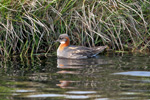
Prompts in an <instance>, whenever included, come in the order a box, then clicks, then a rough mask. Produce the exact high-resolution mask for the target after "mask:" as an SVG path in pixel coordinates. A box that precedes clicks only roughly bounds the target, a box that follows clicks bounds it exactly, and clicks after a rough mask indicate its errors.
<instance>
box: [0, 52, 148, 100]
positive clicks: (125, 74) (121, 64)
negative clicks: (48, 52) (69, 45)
mask: <svg viewBox="0 0 150 100" xmlns="http://www.w3.org/2000/svg"><path fill="white" fill-rule="evenodd" d="M0 65H1V67H0V76H1V78H0V100H57V99H58V100H87V99H89V100H130V99H131V100H148V99H150V56H148V55H127V54H126V55H121V56H120V55H111V56H100V57H98V58H94V59H86V60H68V59H57V58H56V57H47V58H45V57H35V58H32V59H30V58H24V59H23V60H22V61H19V58H18V57H16V58H12V59H11V60H10V61H9V60H8V61H2V60H1V61H0Z"/></svg>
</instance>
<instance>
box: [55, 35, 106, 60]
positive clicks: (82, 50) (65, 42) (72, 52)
mask: <svg viewBox="0 0 150 100" xmlns="http://www.w3.org/2000/svg"><path fill="white" fill-rule="evenodd" d="M57 41H58V42H60V45H59V47H58V49H57V57H58V58H69V59H84V58H92V57H96V55H98V54H99V53H101V52H103V51H104V49H105V48H106V47H107V46H99V47H93V48H90V47H85V46H74V45H70V39H69V36H68V35H67V34H61V35H60V36H59V38H58V40H57Z"/></svg>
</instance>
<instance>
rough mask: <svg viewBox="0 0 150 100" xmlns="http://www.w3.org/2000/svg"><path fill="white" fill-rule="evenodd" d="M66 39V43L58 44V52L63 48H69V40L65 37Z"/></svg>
mask: <svg viewBox="0 0 150 100" xmlns="http://www.w3.org/2000/svg"><path fill="white" fill-rule="evenodd" d="M66 39H67V41H66V42H65V43H63V44H60V46H59V50H60V51H62V50H63V49H64V48H65V47H67V46H69V44H70V40H69V38H68V37H67V38H66Z"/></svg>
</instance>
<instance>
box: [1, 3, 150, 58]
mask: <svg viewBox="0 0 150 100" xmlns="http://www.w3.org/2000/svg"><path fill="white" fill-rule="evenodd" d="M149 13H150V2H149V1H148V0H144V1H143V0H138V1H136V0H63V1H62V0H1V1H0V53H1V55H2V56H9V55H14V54H20V56H25V55H31V56H32V55H33V54H35V53H41V52H42V53H52V52H54V51H56V49H57V47H58V45H57V44H56V43H54V41H55V40H56V39H57V37H58V36H59V34H62V33H68V34H69V35H70V37H71V40H72V41H71V42H72V44H77V45H86V46H98V45H106V44H107V45H108V46H109V48H110V49H114V50H119V51H125V50H127V51H132V52H136V51H140V52H144V51H149V50H150V29H149V27H150V26H149V22H150V15H149Z"/></svg>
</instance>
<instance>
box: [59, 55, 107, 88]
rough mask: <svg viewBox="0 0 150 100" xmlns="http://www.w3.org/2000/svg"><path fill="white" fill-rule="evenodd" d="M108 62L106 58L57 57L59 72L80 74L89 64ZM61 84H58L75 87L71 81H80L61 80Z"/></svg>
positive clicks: (62, 86) (64, 86) (63, 86)
mask: <svg viewBox="0 0 150 100" xmlns="http://www.w3.org/2000/svg"><path fill="white" fill-rule="evenodd" d="M107 63H108V62H107V61H106V60H104V59H96V58H91V59H80V60H78V59H57V68H59V69H60V70H59V71H57V73H59V74H74V75H79V74H81V70H82V69H83V68H84V69H85V68H86V67H87V66H89V65H100V64H107ZM59 82H60V84H57V86H59V87H61V88H74V87H71V86H70V85H71V83H75V82H79V81H72V80H59Z"/></svg>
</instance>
